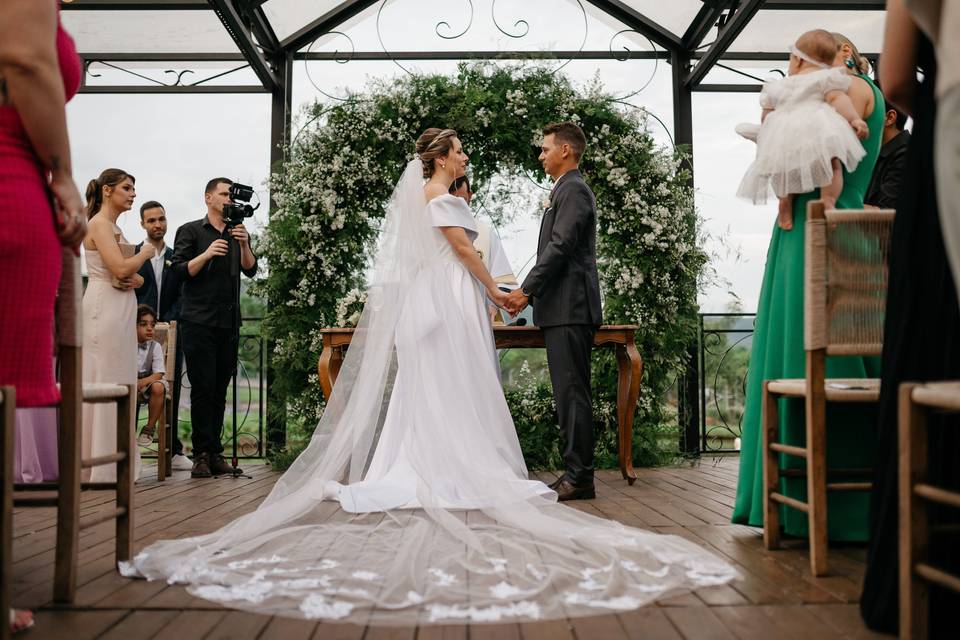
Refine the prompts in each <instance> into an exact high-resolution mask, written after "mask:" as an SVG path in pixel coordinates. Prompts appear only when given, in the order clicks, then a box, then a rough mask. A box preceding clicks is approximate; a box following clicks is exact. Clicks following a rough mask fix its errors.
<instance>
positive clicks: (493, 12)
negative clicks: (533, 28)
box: [490, 0, 530, 38]
mask: <svg viewBox="0 0 960 640" xmlns="http://www.w3.org/2000/svg"><path fill="white" fill-rule="evenodd" d="M490 19H491V20H493V26H495V27H496V28H497V31H499V32H500V33H502V34H503V35H505V36H507V37H508V38H522V37H524V36H526V35H527V34H528V33H530V23H529V22H527V21H526V20H524V19H522V18H521V19H520V20H517V21H516V22H514V23H513V26H514V27H516V28H519V29H523V32H522V33H510V32H509V31H507V30H506V29H504V28H503V27H501V26H500V23H499V22H497V0H493V2H492V3H490Z"/></svg>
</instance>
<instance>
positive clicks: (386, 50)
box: [375, 0, 473, 76]
mask: <svg viewBox="0 0 960 640" xmlns="http://www.w3.org/2000/svg"><path fill="white" fill-rule="evenodd" d="M386 6H387V0H383V2H381V3H380V8H379V9H377V20H376V23H375V25H376V30H377V41H378V42H379V43H380V48H381V49H383V52H384V53H385V54H387V57H389V58H390V61H391V62H393V64H395V65H397V66H398V67H400V68H401V69H403V71H405V72H406V73H407V75H410V76H412V75H413V72H412V71H410V69H407V68H406V67H405V66H403V65H402V64H400V63H399V62H398V61H397V59H396V58H394V57H393V55H392V54H391V53H390V51H389V50H388V49H387V45H385V44H384V43H383V33H382V32H381V31H380V17H381V15H382V14H383V9H384V7H386ZM470 6H471V12H470V21H471V23H472V22H473V11H472V7H473V4H472V3H471V5H470ZM439 27H440V25H439V24H438V25H437V28H439ZM437 35H440V34H439V33H438V34H437Z"/></svg>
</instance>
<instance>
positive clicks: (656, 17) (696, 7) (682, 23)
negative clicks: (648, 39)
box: [623, 0, 703, 37]
mask: <svg viewBox="0 0 960 640" xmlns="http://www.w3.org/2000/svg"><path fill="white" fill-rule="evenodd" d="M623 4H625V5H627V6H628V7H630V8H631V9H633V10H634V11H636V12H637V13H640V14H643V15H644V16H646V17H647V18H649V19H651V20H653V21H654V22H656V23H657V24H659V25H660V26H661V27H664V28H665V29H667V31H671V32H673V34H674V35H675V36H678V37H680V36H683V33H684V32H685V31H686V30H687V27H688V26H690V23H691V22H693V19H694V18H695V17H696V16H697V12H699V11H700V7H702V6H703V2H701V0H670V1H669V2H666V1H665V0H624V2H623Z"/></svg>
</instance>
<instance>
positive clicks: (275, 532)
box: [121, 159, 736, 625]
mask: <svg viewBox="0 0 960 640" xmlns="http://www.w3.org/2000/svg"><path fill="white" fill-rule="evenodd" d="M425 204H426V203H425V201H424V194H423V178H422V169H421V164H420V161H419V160H418V159H415V160H413V161H411V162H410V163H409V164H408V165H407V166H406V169H405V170H404V172H403V176H402V177H401V179H400V181H399V183H398V184H397V186H396V188H395V189H394V191H393V194H392V196H391V198H390V201H389V205H388V210H387V214H386V217H385V220H384V225H383V230H382V233H381V237H380V240H379V244H378V248H377V252H376V256H375V259H374V263H373V269H372V274H373V275H372V278H371V282H370V287H369V291H368V297H367V302H366V305H365V307H364V310H363V313H362V315H361V318H360V322H359V324H358V326H357V329H356V332H355V334H354V336H353V339H352V342H351V345H350V348H349V350H348V351H347V355H346V357H345V360H344V362H343V365H342V367H341V370H340V374H339V377H338V380H337V384H336V386H335V387H334V390H333V393H332V395H331V397H330V400H329V402H328V404H327V407H326V410H325V412H324V414H323V417H322V418H321V420H320V422H319V424H318V426H317V428H316V431H315V433H314V435H313V437H312V439H311V442H310V444H309V446H308V447H307V449H306V450H305V451H304V452H303V453H302V454H301V455H300V456H299V457H298V458H297V460H296V461H295V462H294V463H293V465H292V466H291V467H290V469H289V470H287V472H286V473H284V474H283V476H282V477H281V478H280V479H279V480H278V481H277V482H276V484H275V485H274V487H273V489H272V491H271V492H270V494H269V495H268V496H267V498H266V499H265V500H264V501H263V503H262V504H261V505H260V506H259V507H258V508H257V509H256V510H255V511H253V512H252V513H249V514H247V515H245V516H242V517H240V518H238V519H237V520H234V521H233V522H231V523H230V524H228V525H226V526H224V527H223V528H221V529H219V530H218V531H215V532H213V533H211V534H208V535H203V536H199V537H194V538H187V539H181V540H167V541H161V542H157V543H154V544H153V545H151V546H150V547H148V548H147V549H145V550H144V551H143V552H141V553H140V554H138V555H137V556H136V557H135V558H134V560H133V561H132V562H131V563H129V564H126V563H125V564H124V565H122V566H121V570H122V571H123V572H124V573H125V574H126V575H139V576H142V577H146V578H149V579H165V580H168V581H170V582H179V583H187V584H189V585H190V587H189V590H190V592H191V593H193V594H194V595H197V596H200V597H204V598H207V599H210V600H215V601H218V602H223V603H225V604H227V605H228V606H231V607H235V608H240V609H248V610H253V611H258V612H263V613H272V614H277V615H286V616H295V617H307V618H323V619H334V620H341V621H349V622H354V623H358V624H390V625H398V624H431V623H450V622H458V621H469V622H492V621H498V620H507V619H508V620H511V621H529V620H541V619H548V618H564V617H568V616H579V615H596V614H598V613H603V612H606V611H610V610H625V609H632V608H636V607H639V606H642V605H643V604H645V603H647V602H650V601H652V600H655V599H657V598H661V597H664V596H666V595H669V594H672V593H675V592H677V591H678V590H685V589H692V588H696V587H701V586H708V585H714V584H721V583H724V582H727V581H729V580H730V579H732V578H733V577H735V575H736V573H735V571H734V570H733V569H732V568H731V567H730V566H729V565H727V564H726V563H725V562H723V561H721V560H720V559H718V558H717V557H715V556H713V555H712V554H710V553H708V552H707V551H705V550H704V549H702V548H700V547H698V546H696V545H694V544H692V543H690V542H688V541H686V540H684V539H682V538H679V537H675V536H667V535H659V534H655V533H652V532H648V531H643V530H640V529H635V528H631V527H625V526H623V525H621V524H619V523H617V522H614V521H610V520H606V519H603V518H598V517H595V516H591V515H588V514H586V513H583V512H581V511H578V510H576V509H573V508H569V507H566V506H563V505H560V504H557V503H556V502H555V497H554V494H550V493H549V492H547V495H534V496H531V494H530V493H529V492H528V491H523V490H520V489H518V486H519V484H518V482H517V478H518V477H522V478H523V479H525V478H526V474H527V469H526V466H525V465H524V463H523V459H522V456H521V455H520V450H519V445H518V444H517V442H516V435H515V433H514V432H513V431H512V430H513V428H514V426H513V423H512V421H511V420H510V418H509V413H507V412H506V405H505V403H504V402H503V400H502V392H501V391H500V389H499V386H496V385H498V380H496V379H495V378H493V380H494V382H493V383H492V385H493V386H496V388H495V389H493V388H492V386H491V385H487V386H483V385H482V384H480V383H478V382H477V380H479V379H482V380H487V379H488V378H491V376H495V374H493V373H491V372H489V369H485V368H487V367H489V368H493V367H495V366H496V364H495V358H494V357H492V337H490V336H488V338H489V339H488V340H487V341H477V342H478V343H479V344H445V343H444V340H445V339H447V338H445V336H446V335H447V334H448V333H449V332H447V331H445V330H444V327H456V326H458V324H457V323H461V322H464V321H465V320H464V318H462V317H460V316H458V315H457V313H458V312H457V306H456V305H452V304H450V299H449V298H450V294H449V292H445V291H444V290H443V285H442V281H441V280H436V281H431V280H430V279H429V276H430V274H431V273H433V272H434V271H436V269H437V268H438V266H437V265H438V262H439V261H440V255H441V253H442V251H441V249H442V248H443V243H444V242H445V240H444V239H443V236H442V235H441V234H440V233H439V232H438V231H437V230H436V229H435V228H434V227H433V226H432V225H431V224H430V221H429V219H428V214H427V211H426V209H425ZM458 268H459V267H458ZM425 283H426V284H425ZM438 283H439V284H438ZM411 299H416V303H417V304H416V310H415V311H416V313H415V315H414V313H413V310H412V309H411V307H412V306H413V305H412V304H411V303H410V301H411ZM487 332H488V333H489V328H487ZM398 336H400V338H399V343H398ZM425 345H429V347H430V348H439V349H443V350H444V351H443V353H446V354H449V356H448V357H449V360H450V362H448V363H446V369H445V370H444V371H445V373H446V375H444V376H441V378H442V380H441V383H438V384H442V385H446V386H443V387H442V388H430V387H429V384H428V382H425V381H429V380H432V379H434V378H436V376H434V377H433V378H431V376H429V375H427V374H428V373H431V372H428V371H424V370H420V369H419V367H420V366H421V365H420V363H419V359H418V358H416V357H411V354H413V355H414V356H415V353H416V351H417V349H418V348H425ZM398 361H399V362H401V363H402V379H403V384H402V385H401V384H399V380H400V378H399V377H398ZM478 368H479V370H481V371H486V372H488V373H490V375H479V374H475V371H477V370H478ZM401 387H402V388H401ZM496 394H499V396H497V395H496ZM444 395H447V396H449V395H453V396H456V398H455V399H456V403H457V406H458V411H457V412H456V413H457V415H456V416H451V415H446V414H445V413H442V412H441V409H440V408H439V407H440V405H439V404H438V403H437V397H438V396H444ZM400 396H402V397H400ZM448 399H449V398H448ZM393 403H396V404H395V406H394V409H396V410H399V411H402V412H403V413H402V415H401V416H399V418H398V420H399V422H400V423H401V424H403V425H404V427H403V428H404V429H405V433H404V434H403V437H404V438H406V441H407V442H408V443H409V444H410V448H411V450H412V451H415V452H418V455H416V456H413V460H411V464H412V466H413V467H414V471H415V474H416V477H417V479H418V482H417V501H418V503H419V505H420V508H417V509H394V510H386V511H382V512H377V513H368V514H359V515H353V514H349V513H346V512H344V511H343V510H342V509H341V508H340V505H339V503H337V502H335V501H331V500H329V497H330V490H329V487H330V485H331V483H333V482H341V483H344V484H346V485H347V487H346V489H347V490H349V486H350V485H351V484H354V483H356V482H358V481H361V480H363V479H364V477H365V474H366V471H367V469H368V467H369V464H370V461H371V459H372V457H373V453H374V451H375V450H376V447H377V443H378V440H379V435H380V429H381V427H382V426H383V423H384V418H385V416H386V414H387V410H388V408H389V406H390V405H391V404H393ZM447 406H449V405H447ZM446 413H447V414H448V413H449V411H446ZM447 423H449V424H451V428H449V429H435V428H434V429H427V428H425V427H424V425H425V424H447ZM491 442H492V443H494V445H495V446H493V447H491ZM491 450H493V451H495V452H496V456H497V457H498V460H499V461H500V462H501V464H499V465H492V464H489V462H490V461H489V460H484V459H483V456H484V455H488V454H484V453H482V452H484V451H491ZM452 452H460V454H461V455H453V454H452ZM463 452H467V454H470V453H472V452H476V454H475V457H476V458H477V460H476V463H475V464H470V465H468V466H467V468H463V466H462V462H461V463H456V464H455V463H454V462H452V461H457V460H460V461H462V460H464V459H465V458H464V454H463ZM466 457H467V458H468V459H469V458H470V455H466ZM458 465H459V466H458ZM493 467H496V468H498V469H501V470H502V469H504V468H509V469H510V470H511V473H503V472H502V471H501V472H498V473H496V474H493V473H489V472H488V471H487V470H488V469H490V468H493ZM507 476H510V477H507ZM451 478H456V479H457V483H458V490H459V491H461V492H463V493H464V494H465V495H471V496H481V497H482V500H481V503H479V504H478V508H476V509H450V508H448V507H446V506H445V505H444V503H443V501H442V500H441V499H440V498H439V497H438V495H437V493H439V492H437V493H435V488H438V487H444V486H446V485H447V484H448V483H449V482H450V479H451Z"/></svg>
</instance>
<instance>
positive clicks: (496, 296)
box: [487, 289, 508, 309]
mask: <svg viewBox="0 0 960 640" xmlns="http://www.w3.org/2000/svg"><path fill="white" fill-rule="evenodd" d="M487 296H488V297H489V298H490V300H491V301H493V304H495V305H497V306H498V307H500V308H501V309H506V308H507V297H508V296H507V294H505V293H504V292H503V291H500V289H493V290H492V291H488V292H487Z"/></svg>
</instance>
